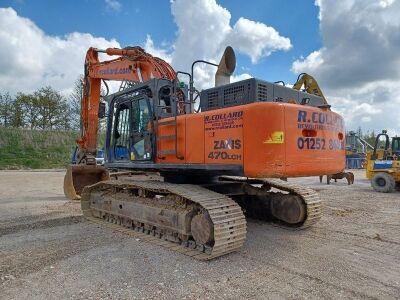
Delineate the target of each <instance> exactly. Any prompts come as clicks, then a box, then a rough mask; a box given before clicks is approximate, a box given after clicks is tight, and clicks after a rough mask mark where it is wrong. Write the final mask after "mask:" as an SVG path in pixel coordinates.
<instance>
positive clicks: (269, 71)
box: [0, 0, 400, 135]
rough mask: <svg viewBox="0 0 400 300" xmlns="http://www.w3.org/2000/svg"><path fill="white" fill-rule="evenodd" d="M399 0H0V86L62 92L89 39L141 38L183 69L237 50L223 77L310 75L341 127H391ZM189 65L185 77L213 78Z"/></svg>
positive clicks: (201, 82) (396, 104)
mask: <svg viewBox="0 0 400 300" xmlns="http://www.w3.org/2000/svg"><path fill="white" fill-rule="evenodd" d="M399 16H400V0H343V1H336V0H316V1H307V0H303V1H292V0H269V1H264V0H253V1H241V0H219V1H216V0H174V1H168V0H154V1H150V0H148V1H138V0H81V1H78V0H70V1H52V0H35V1H33V0H0V45H1V46H0V92H7V91H8V92H10V93H11V94H15V93H17V92H32V91H33V90H35V89H37V88H40V87H43V86H47V85H51V86H52V87H54V88H56V89H57V90H59V91H60V92H62V93H63V94H65V95H68V93H70V92H71V90H72V86H73V83H74V81H75V80H76V79H77V78H78V77H79V75H80V74H82V72H83V62H84V57H85V53H86V50H87V49H88V48H89V47H91V46H94V47H98V48H107V47H126V46H136V45H138V46H142V47H143V48H144V49H145V50H146V51H148V52H149V53H151V54H153V55H155V56H159V57H161V58H163V59H165V60H167V61H168V62H169V63H171V65H172V66H173V67H174V68H175V70H182V71H188V70H189V69H190V65H191V63H192V61H194V60H196V59H206V60H210V61H214V62H218V61H219V58H220V56H221V54H222V52H223V50H224V48H225V47H226V46H227V45H231V46H232V47H233V48H234V49H235V52H236V55H237V67H236V71H235V74H234V76H233V80H234V81H237V80H241V79H245V78H249V77H256V78H260V79H264V80H268V81H278V80H283V81H284V82H286V83H287V84H293V83H294V82H295V81H296V78H297V75H298V74H299V73H301V72H307V73H309V74H311V75H312V76H314V77H315V78H316V79H317V81H318V83H319V84H320V87H321V88H322V90H323V92H324V94H325V96H326V97H327V99H328V102H329V103H330V104H331V105H332V109H333V110H334V111H337V112H339V113H340V114H342V115H343V116H344V118H345V121H346V127H347V129H349V130H356V129H357V128H358V127H359V126H360V127H361V128H362V129H363V130H364V131H368V130H369V131H371V130H375V132H379V131H381V130H382V129H387V130H389V133H390V134H392V135H394V134H398V135H400V122H399V116H400V94H399V92H398V91H400V51H398V49H399V46H400V30H399V29H400V18H399ZM214 72H215V70H214V69H212V68H210V67H202V66H199V67H198V68H196V70H195V81H196V82H195V85H196V86H197V87H198V88H200V89H201V88H208V87H211V86H212V85H213V74H214Z"/></svg>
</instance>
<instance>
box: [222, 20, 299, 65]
mask: <svg viewBox="0 0 400 300" xmlns="http://www.w3.org/2000/svg"><path fill="white" fill-rule="evenodd" d="M226 41H227V42H229V43H230V44H231V46H233V47H234V48H235V49H238V50H239V51H240V52H242V53H245V54H247V55H249V56H250V58H251V61H252V62H253V63H257V61H258V60H259V59H260V58H262V57H265V56H269V55H270V54H271V53H272V52H273V51H276V50H285V51H287V50H289V49H290V48H291V47H292V44H291V43H290V39H288V38H286V37H282V36H280V35H279V33H278V32H277V31H276V30H275V29H274V28H272V27H269V26H267V25H265V24H263V23H259V22H254V21H251V20H248V19H245V18H239V20H238V21H237V22H236V23H235V26H233V29H232V31H231V32H230V33H229V35H228V36H227V38H226Z"/></svg>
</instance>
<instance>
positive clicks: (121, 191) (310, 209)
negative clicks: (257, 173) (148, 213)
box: [81, 176, 322, 260]
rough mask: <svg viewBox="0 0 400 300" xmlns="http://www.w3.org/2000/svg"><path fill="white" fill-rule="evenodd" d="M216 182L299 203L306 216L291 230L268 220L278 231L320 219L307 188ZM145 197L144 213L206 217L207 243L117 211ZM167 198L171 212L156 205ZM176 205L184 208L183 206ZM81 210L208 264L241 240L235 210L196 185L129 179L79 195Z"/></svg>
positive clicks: (242, 222) (242, 227) (242, 224)
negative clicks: (276, 194) (192, 212)
mask: <svg viewBox="0 0 400 300" xmlns="http://www.w3.org/2000/svg"><path fill="white" fill-rule="evenodd" d="M221 179H222V180H224V181H233V182H238V183H248V184H251V185H263V186H269V187H272V188H275V189H278V190H280V191H284V192H286V193H288V194H289V195H293V196H298V197H300V198H301V201H302V203H303V205H304V207H305V210H306V214H305V217H304V219H303V220H302V221H301V222H299V223H296V224H288V223H285V222H282V221H279V220H274V221H273V222H274V223H275V224H277V225H278V226H282V227H285V228H289V229H295V230H299V229H304V228H307V227H309V226H311V225H313V224H315V223H316V222H317V221H318V220H319V219H320V218H321V206H322V202H321V200H320V198H319V195H318V194H317V193H316V192H315V191H314V190H312V189H310V188H307V187H302V186H299V185H294V184H289V183H287V182H285V181H282V180H277V179H259V178H245V177H233V176H223V177H221ZM263 191H265V195H266V197H268V194H269V193H271V192H268V191H267V190H263ZM263 193H264V192H263ZM148 194H150V195H152V196H150V197H153V198H152V199H149V201H148V202H146V205H147V206H150V207H155V206H157V207H158V208H160V207H161V208H162V209H166V210H167V209H169V210H171V209H173V210H175V211H178V210H179V209H188V207H189V208H190V207H193V205H194V206H195V208H196V210H195V211H196V213H200V212H201V213H206V214H207V215H208V216H209V217H210V219H211V222H212V225H213V241H212V242H209V243H205V244H202V243H199V242H196V241H195V239H194V238H193V236H191V235H190V234H189V235H188V237H187V238H182V235H181V234H182V232H181V231H180V230H178V229H176V230H175V231H174V230H173V229H172V230H171V227H168V226H167V225H165V224H163V223H161V222H159V223H157V222H150V221H149V222H147V223H146V221H145V220H144V219H143V218H136V217H135V216H133V215H130V214H129V213H126V212H124V211H123V210H120V208H121V207H122V206H125V204H127V203H129V202H134V201H136V200H137V199H139V198H140V197H142V198H143V199H148V198H146V197H148ZM118 195H124V197H122V198H121V197H119V196H118ZM167 196H172V197H176V199H177V200H176V204H175V202H173V207H172V208H171V206H167V205H166V204H165V205H164V204H163V202H162V200H161V203H160V200H159V199H160V198H161V199H164V198H163V197H167ZM99 199H101V200H99ZM135 199H136V200H135ZM174 199H175V198H174ZM104 200H106V201H105V202H106V203H103V202H101V201H104ZM121 201H122V202H121ZM182 201H183V202H184V205H183V206H182V203H183V202H182ZM114 202H115V203H114ZM99 203H100V205H99ZM121 203H122V204H121ZM121 205H122V206H121ZM81 207H82V211H83V213H84V215H85V217H86V218H87V219H89V220H90V221H92V222H96V223H102V224H108V226H110V227H112V228H113V229H117V230H118V231H121V232H123V233H127V234H130V235H133V236H135V237H139V238H141V239H143V240H145V241H148V242H151V243H154V244H157V245H160V246H163V247H166V248H169V249H171V250H174V251H177V252H179V253H183V254H185V255H188V256H191V257H194V258H196V259H199V260H209V259H213V258H216V257H219V256H222V255H225V254H228V253H230V252H233V251H236V250H238V249H239V248H240V247H241V246H242V245H243V243H244V241H245V239H246V219H245V216H244V214H243V212H242V209H241V207H240V206H239V205H238V204H237V203H236V202H235V201H234V200H232V199H231V198H230V197H228V196H226V195H223V194H221V193H217V192H213V191H211V190H209V189H207V188H205V187H201V186H198V185H192V184H173V183H166V182H162V181H138V180H134V179H129V178H126V179H124V178H121V179H119V180H109V181H103V182H99V183H97V184H95V185H92V186H89V187H86V188H85V189H84V191H83V193H82V199H81ZM118 207H119V208H118ZM104 221H107V222H104ZM121 225H122V226H121Z"/></svg>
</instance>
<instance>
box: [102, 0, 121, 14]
mask: <svg viewBox="0 0 400 300" xmlns="http://www.w3.org/2000/svg"><path fill="white" fill-rule="evenodd" d="M105 3H106V6H107V8H109V9H111V10H113V11H116V12H119V11H121V8H122V4H121V3H120V2H119V1H118V0H105Z"/></svg>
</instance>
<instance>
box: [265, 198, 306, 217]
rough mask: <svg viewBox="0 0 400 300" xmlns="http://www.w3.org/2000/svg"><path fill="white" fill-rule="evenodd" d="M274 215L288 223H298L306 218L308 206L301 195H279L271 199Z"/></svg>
mask: <svg viewBox="0 0 400 300" xmlns="http://www.w3.org/2000/svg"><path fill="white" fill-rule="evenodd" d="M271 212H272V215H273V216H274V217H275V218H277V219H279V220H282V221H284V222H286V223H288V224H297V223H301V222H303V221H304V219H305V218H306V207H305V204H304V203H303V201H302V199H301V198H300V197H299V196H294V195H290V194H289V195H277V196H274V197H273V198H272V201H271Z"/></svg>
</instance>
